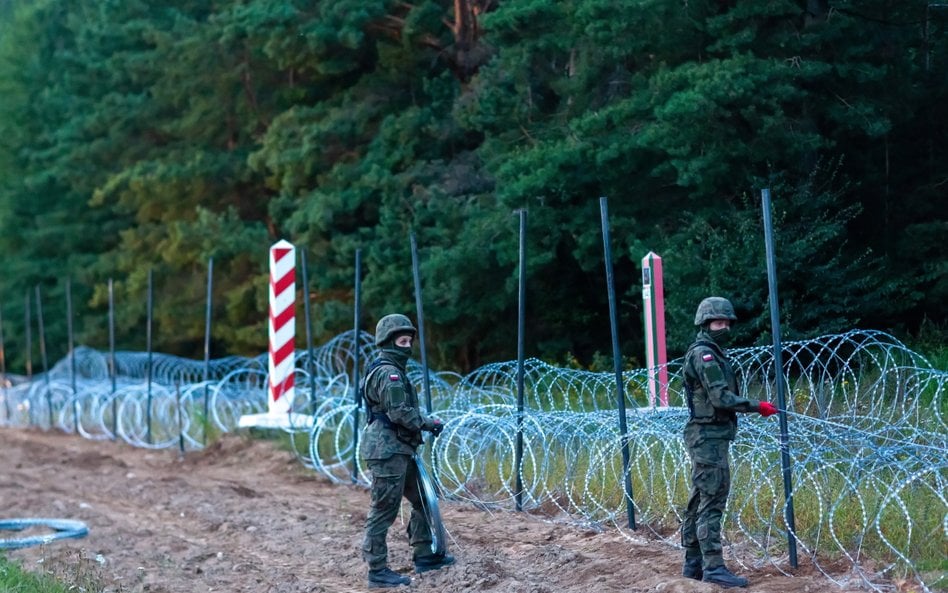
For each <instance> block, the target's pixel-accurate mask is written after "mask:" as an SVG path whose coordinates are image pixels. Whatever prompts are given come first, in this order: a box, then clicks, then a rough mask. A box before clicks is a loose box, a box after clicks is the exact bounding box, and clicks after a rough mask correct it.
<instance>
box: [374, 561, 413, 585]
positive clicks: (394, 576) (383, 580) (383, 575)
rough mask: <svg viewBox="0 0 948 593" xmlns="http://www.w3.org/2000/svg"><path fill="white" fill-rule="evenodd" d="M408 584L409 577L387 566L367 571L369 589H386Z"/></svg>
mask: <svg viewBox="0 0 948 593" xmlns="http://www.w3.org/2000/svg"><path fill="white" fill-rule="evenodd" d="M410 584H411V579H410V578H409V577H406V576H402V575H400V574H398V573H397V572H395V571H394V570H392V569H391V568H389V567H387V566H386V567H385V568H379V569H378V570H370V571H369V589H388V588H390V587H399V586H401V585H410Z"/></svg>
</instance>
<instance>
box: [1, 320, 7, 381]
mask: <svg viewBox="0 0 948 593" xmlns="http://www.w3.org/2000/svg"><path fill="white" fill-rule="evenodd" d="M6 377H7V351H6V342H5V340H4V339H3V306H2V304H0V380H5V379H6Z"/></svg>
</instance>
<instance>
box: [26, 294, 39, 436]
mask: <svg viewBox="0 0 948 593" xmlns="http://www.w3.org/2000/svg"><path fill="white" fill-rule="evenodd" d="M23 310H24V316H25V317H26V320H25V321H26V324H25V327H26V378H27V379H29V380H30V383H32V382H33V316H32V315H31V314H30V291H29V290H27V291H26V292H25V293H23ZM34 407H35V406H34V405H33V400H30V408H29V410H28V417H29V422H30V426H33V425H35V424H36V418H35V412H34V411H33V408H34Z"/></svg>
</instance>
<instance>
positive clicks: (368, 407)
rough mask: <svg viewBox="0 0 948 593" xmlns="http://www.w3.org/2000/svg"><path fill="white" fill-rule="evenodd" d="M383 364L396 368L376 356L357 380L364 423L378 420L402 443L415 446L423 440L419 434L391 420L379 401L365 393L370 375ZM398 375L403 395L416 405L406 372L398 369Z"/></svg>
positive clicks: (413, 389)
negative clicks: (364, 416) (363, 374)
mask: <svg viewBox="0 0 948 593" xmlns="http://www.w3.org/2000/svg"><path fill="white" fill-rule="evenodd" d="M383 366H391V367H395V368H396V369H397V368H398V367H397V366H396V365H395V364H394V363H392V362H391V361H389V360H385V359H382V358H376V359H375V360H374V361H373V362H372V364H371V365H369V368H367V369H366V371H365V377H363V378H362V381H360V382H359V397H360V398H361V400H362V402H363V404H364V405H365V415H366V423H367V424H372V423H373V422H380V423H381V424H382V425H383V426H385V427H386V428H389V429H391V430H392V431H393V432H394V433H395V437H396V438H397V439H398V440H400V441H402V442H403V443H405V444H407V445H409V446H412V447H415V446H417V445H419V444H421V443H422V442H424V441H423V440H422V439H421V437H420V435H418V434H415V433H414V432H412V431H410V430H409V429H407V428H405V427H404V426H401V425H399V424H396V423H394V422H392V419H391V418H389V417H388V414H386V413H385V409H384V408H383V407H382V404H381V402H373V401H372V400H370V399H369V397H368V396H367V395H366V387H367V386H368V384H369V381H370V380H371V379H372V376H373V375H374V374H375V372H376V371H378V370H379V369H380V368H382V367H383ZM398 374H399V376H400V377H401V380H402V387H403V388H404V389H405V395H406V396H407V397H410V398H412V399H413V400H414V404H415V406H416V407H417V405H418V401H417V400H418V397H417V395H416V394H415V388H414V387H413V386H412V384H411V382H410V381H409V380H408V376H407V373H405V372H404V371H399V373H398Z"/></svg>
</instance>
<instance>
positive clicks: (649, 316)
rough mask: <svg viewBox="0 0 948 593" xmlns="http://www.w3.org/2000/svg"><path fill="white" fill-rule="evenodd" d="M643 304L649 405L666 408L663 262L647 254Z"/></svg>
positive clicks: (643, 282) (666, 381)
mask: <svg viewBox="0 0 948 593" xmlns="http://www.w3.org/2000/svg"><path fill="white" fill-rule="evenodd" d="M642 301H643V305H644V311H645V364H646V366H647V367H648V405H649V407H650V408H654V407H655V404H656V400H657V401H658V403H659V404H661V406H662V407H663V408H664V407H667V406H668V356H667V354H666V352H665V288H664V281H663V278H662V258H660V257H659V256H658V255H657V254H655V252H653V251H649V252H648V255H646V256H645V257H643V258H642Z"/></svg>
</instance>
